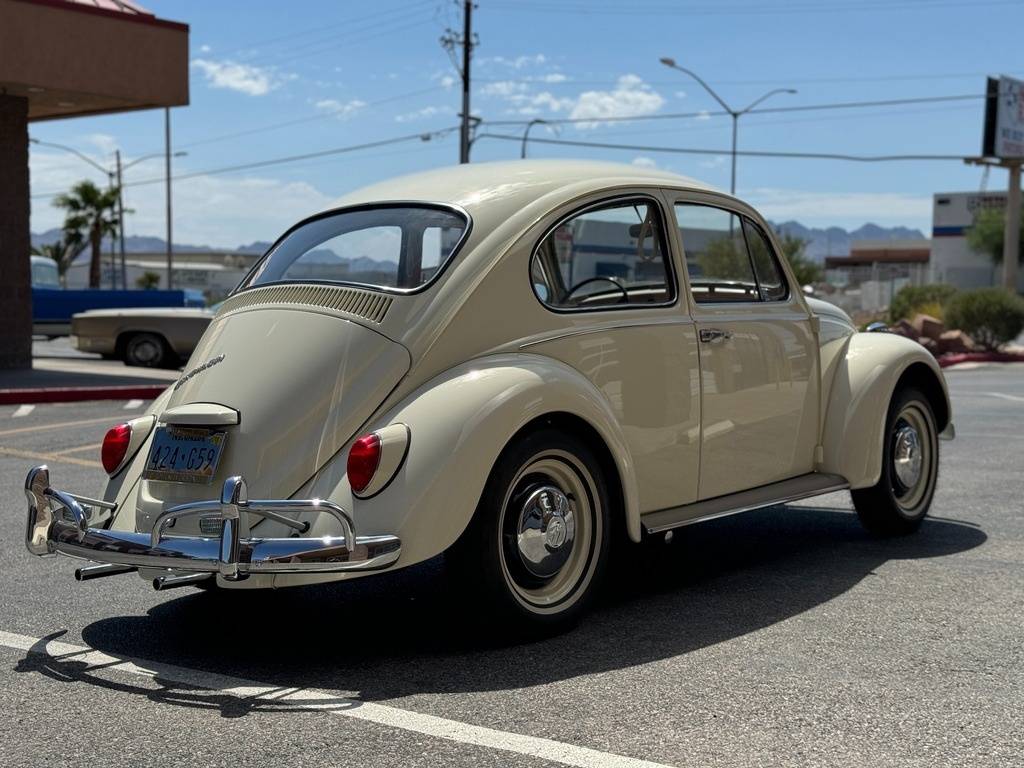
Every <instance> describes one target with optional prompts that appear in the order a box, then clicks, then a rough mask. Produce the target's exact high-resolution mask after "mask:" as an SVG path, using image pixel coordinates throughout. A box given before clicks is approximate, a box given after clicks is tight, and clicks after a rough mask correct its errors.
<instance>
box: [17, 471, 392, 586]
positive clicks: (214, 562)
mask: <svg viewBox="0 0 1024 768" xmlns="http://www.w3.org/2000/svg"><path fill="white" fill-rule="evenodd" d="M25 495H26V496H27V497H28V527H27V529H26V532H25V544H26V546H27V547H28V551H29V552H31V553H32V554H33V555H38V556H45V555H55V554H62V555H68V556H70V557H77V558H81V559H84V560H92V561H95V562H98V563H103V564H104V565H105V566H124V567H123V568H117V567H110V568H101V569H100V570H102V571H103V573H104V574H105V573H121V572H125V571H131V570H134V569H136V568H155V569H166V570H167V571H169V572H171V573H176V572H186V573H189V574H218V573H219V574H220V575H221V576H222V577H223V578H224V579H227V580H228V581H240V580H242V579H245V578H246V577H247V576H249V575H250V574H253V573H271V574H276V573H341V572H344V571H366V570H374V569H378V568H386V567H387V566H389V565H391V564H392V563H394V562H395V561H396V560H397V559H398V556H399V555H400V554H401V542H400V540H399V539H398V537H397V536H356V533H355V526H354V524H353V522H352V517H351V515H349V513H348V512H346V511H345V510H344V509H342V508H341V507H339V506H338V505H337V504H334V503H332V502H330V501H324V500H323V499H284V500H277V499H274V500H250V499H249V498H248V496H247V494H246V485H245V480H243V479H242V478H241V477H240V476H235V477H229V478H228V479H227V480H226V481H225V482H224V486H223V489H222V490H221V496H220V499H219V500H210V501H194V502H189V503H187V504H180V505H178V506H175V507H171V508H170V509H168V510H166V511H164V512H162V513H161V514H160V515H159V516H158V517H157V519H156V520H155V521H154V524H153V531H152V533H137V532H132V531H111V530H106V529H104V528H91V527H89V518H90V512H91V508H92V507H98V508H102V509H106V510H110V511H116V505H114V504H111V503H110V502H106V501H100V500H98V499H90V498H87V497H85V496H79V495H77V494H72V493H68V492H67V491H61V490H58V489H56V488H53V487H51V486H50V471H49V469H48V468H47V467H46V466H45V465H44V466H39V467H35V468H33V469H32V470H31V471H30V472H29V473H28V477H26V478H25ZM310 511H312V512H319V513H322V514H327V515H330V516H331V517H332V518H334V520H336V521H337V523H338V524H339V525H340V527H341V531H342V535H341V536H321V537H317V538H309V537H302V536H297V535H296V536H293V537H291V538H286V539H271V538H258V537H254V536H251V534H250V532H249V525H250V519H251V518H252V517H253V516H255V517H256V518H262V519H269V520H274V521H276V522H279V523H283V524H285V525H287V526H289V527H291V528H293V529H295V530H296V531H297V532H305V530H306V529H307V528H308V524H307V523H304V522H300V521H298V520H294V519H292V518H291V517H289V516H288V515H289V514H296V513H301V512H310ZM194 516H199V517H201V518H203V519H202V521H201V522H202V523H206V522H207V521H210V522H213V521H218V520H219V521H220V535H219V536H215V537H213V536H211V537H204V536H175V535H173V534H169V533H167V529H168V528H171V527H173V525H174V522H175V521H176V520H178V519H179V518H183V517H194ZM79 570H80V571H81V570H83V569H79ZM94 570H97V569H94ZM97 575H103V574H99V573H97ZM162 578H166V577H162Z"/></svg>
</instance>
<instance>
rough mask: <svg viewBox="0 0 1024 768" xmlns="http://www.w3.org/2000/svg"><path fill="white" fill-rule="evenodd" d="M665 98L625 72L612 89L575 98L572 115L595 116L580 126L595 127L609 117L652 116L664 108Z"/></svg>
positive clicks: (576, 116)
mask: <svg viewBox="0 0 1024 768" xmlns="http://www.w3.org/2000/svg"><path fill="white" fill-rule="evenodd" d="M664 103H665V99H664V98H663V97H662V96H661V94H659V93H657V92H656V91H655V90H653V89H652V88H651V87H650V86H649V85H647V84H646V83H645V82H644V81H643V80H641V79H640V78H639V77H637V76H636V75H622V76H621V77H620V78H619V79H618V82H617V83H616V85H615V89H614V90H611V91H584V92H583V93H581V94H580V95H579V98H578V99H577V100H576V105H575V106H574V107H573V109H572V112H570V113H569V117H571V118H574V119H581V118H593V119H594V121H593V122H588V123H580V124H579V127H581V128H593V127H596V126H597V125H599V124H600V122H601V120H602V119H606V118H609V117H616V118H619V117H639V116H641V115H651V114H654V113H655V112H657V111H658V110H659V109H661V107H662V105H663V104H664Z"/></svg>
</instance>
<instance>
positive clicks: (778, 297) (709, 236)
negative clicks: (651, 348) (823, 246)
mask: <svg viewBox="0 0 1024 768" xmlns="http://www.w3.org/2000/svg"><path fill="white" fill-rule="evenodd" d="M673 202H674V205H673V210H674V213H675V218H676V223H677V225H678V231H679V237H680V239H681V245H682V250H683V255H684V263H685V265H686V273H687V278H688V279H687V283H688V290H689V292H690V295H691V298H692V302H691V307H692V313H693V319H694V322H695V325H696V330H697V338H698V342H699V343H698V349H699V353H698V354H699V360H700V377H701V459H700V472H699V481H698V498H699V499H701V500H703V499H710V498H714V497H716V496H722V495H725V494H729V493H735V492H738V491H743V490H747V489H749V488H756V487H758V486H762V485H767V484H769V483H773V482H777V481H780V480H785V479H787V478H790V477H795V476H798V475H802V474H805V473H808V472H811V471H812V470H813V468H814V455H815V445H816V443H817V434H818V418H819V416H818V413H819V410H818V397H819V395H818V390H819V380H820V379H819V375H818V354H817V339H816V336H815V332H814V328H813V326H812V317H811V315H810V312H809V311H808V310H807V308H806V305H805V304H804V302H803V301H802V300H801V298H800V297H799V295H798V294H797V291H798V290H799V287H798V286H796V285H794V284H791V282H790V280H789V278H788V277H787V274H786V272H785V270H784V269H783V268H782V267H781V265H780V261H779V258H778V255H777V254H776V253H775V250H774V246H773V245H772V241H771V239H770V238H769V237H768V236H767V234H766V233H765V232H764V230H763V228H762V226H761V225H760V224H759V223H756V222H755V221H754V218H753V216H752V215H750V213H749V212H745V211H742V210H740V209H732V208H729V207H726V206H728V205H729V203H727V202H722V203H717V204H711V203H710V202H707V201H701V200H695V201H690V200H683V199H677V200H674V201H673Z"/></svg>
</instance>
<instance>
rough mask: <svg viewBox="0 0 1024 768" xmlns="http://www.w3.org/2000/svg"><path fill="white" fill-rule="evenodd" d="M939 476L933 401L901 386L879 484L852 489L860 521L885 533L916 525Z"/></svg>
mask: <svg viewBox="0 0 1024 768" xmlns="http://www.w3.org/2000/svg"><path fill="white" fill-rule="evenodd" d="M938 475H939V440H938V430H937V429H936V428H935V414H934V412H933V411H932V407H931V404H930V403H929V402H928V398H927V397H925V396H924V394H923V393H922V392H921V391H920V390H917V389H913V388H910V387H908V388H906V389H903V390H900V391H898V392H896V394H894V395H893V398H892V402H891V403H890V405H889V413H888V416H887V418H886V422H885V443H884V445H883V450H882V472H881V475H880V476H879V478H878V483H877V484H876V485H874V486H872V487H871V488H862V489H859V490H855V491H852V492H851V495H852V496H853V505H854V507H855V508H856V509H857V515H858V516H859V517H860V521H861V523H862V524H863V525H864V527H865V528H867V529H868V530H869V531H871V532H872V533H876V534H881V535H890V536H891V535H898V534H905V533H910V532H911V531H914V530H916V529H917V527H918V526H919V525H921V521H922V520H924V517H925V515H927V514H928V508H929V507H930V506H931V503H932V497H933V496H934V495H935V482H936V480H937V479H938Z"/></svg>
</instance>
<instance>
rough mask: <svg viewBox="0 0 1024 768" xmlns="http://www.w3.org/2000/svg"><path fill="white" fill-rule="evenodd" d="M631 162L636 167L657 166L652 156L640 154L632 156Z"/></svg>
mask: <svg viewBox="0 0 1024 768" xmlns="http://www.w3.org/2000/svg"><path fill="white" fill-rule="evenodd" d="M632 164H633V165H635V166H637V167H638V168H657V167H658V164H657V163H656V162H655V161H654V159H653V158H650V157H644V156H643V155H641V156H639V157H634V158H633V161H632Z"/></svg>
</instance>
